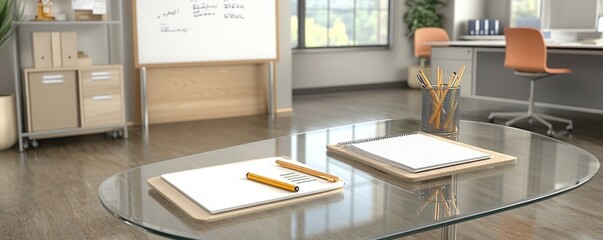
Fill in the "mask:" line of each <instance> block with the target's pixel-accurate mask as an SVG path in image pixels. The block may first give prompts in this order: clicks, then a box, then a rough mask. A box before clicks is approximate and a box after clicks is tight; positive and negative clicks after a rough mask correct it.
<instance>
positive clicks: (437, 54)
mask: <svg viewBox="0 0 603 240" xmlns="http://www.w3.org/2000/svg"><path fill="white" fill-rule="evenodd" d="M431 59H456V60H467V61H472V59H473V48H464V47H433V48H432V49H431Z"/></svg>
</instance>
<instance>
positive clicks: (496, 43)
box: [425, 40, 603, 50]
mask: <svg viewBox="0 0 603 240" xmlns="http://www.w3.org/2000/svg"><path fill="white" fill-rule="evenodd" d="M425 44H429V45H432V46H438V47H445V46H448V47H504V46H505V41H499V40H494V41H449V42H425ZM547 47H549V48H570V49H596V50H599V49H603V44H593V43H581V42H553V41H551V42H547Z"/></svg>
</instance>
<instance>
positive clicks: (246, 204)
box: [148, 157, 344, 220]
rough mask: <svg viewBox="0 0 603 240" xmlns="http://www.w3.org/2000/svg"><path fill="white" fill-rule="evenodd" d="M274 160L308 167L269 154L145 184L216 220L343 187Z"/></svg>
mask: <svg viewBox="0 0 603 240" xmlns="http://www.w3.org/2000/svg"><path fill="white" fill-rule="evenodd" d="M276 160H281V161H287V162H289V163H292V164H296V165H299V166H303V167H306V168H307V166H305V165H304V164H302V163H299V162H296V161H291V160H287V159H285V158H282V157H272V158H262V159H254V160H248V161H243V162H236V163H231V164H223V165H217V166H212V167H206V168H198V169H192V170H186V171H180V172H175V173H168V174H163V175H161V176H159V177H154V178H151V179H149V180H148V183H149V185H151V187H153V189H155V190H156V191H157V192H159V193H160V194H161V195H162V196H164V197H165V198H167V199H168V200H170V201H171V202H172V203H174V204H176V205H177V206H178V207H180V208H181V209H183V210H184V211H185V212H187V213H188V214H189V215H190V216H192V217H194V218H196V219H198V220H209V219H211V220H216V219H221V218H223V217H225V216H234V215H240V214H243V213H249V212H255V211H258V210H264V209H269V208H273V207H275V206H283V205H286V204H288V203H293V202H299V201H302V200H307V199H314V198H317V197H322V196H326V195H329V194H332V193H338V192H341V190H343V186H344V182H343V181H341V180H339V181H336V182H329V181H327V180H324V179H321V178H319V177H315V176H312V175H310V174H306V173H304V172H301V171H296V170H292V169H289V168H285V167H282V166H280V165H279V164H277V163H276ZM248 172H253V173H257V174H260V175H262V176H267V177H270V178H273V179H277V180H279V181H283V182H287V183H290V184H294V185H296V186H298V187H299V190H298V191H297V192H292V191H288V190H284V189H281V188H277V187H274V186H271V185H268V184H264V183H260V182H256V181H251V180H248V179H247V178H246V175H247V173H248Z"/></svg>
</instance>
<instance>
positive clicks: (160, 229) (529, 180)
mask: <svg viewBox="0 0 603 240" xmlns="http://www.w3.org/2000/svg"><path fill="white" fill-rule="evenodd" d="M418 128H419V122H418V120H414V119H403V120H384V121H376V122H367V123H360V124H353V125H348V126H341V127H334V128H328V129H324V130H318V131H311V132H306V133H302V134H296V135H291V136H285V137H279V138H273V139H267V140H263V141H258V142H252V143H248V144H243V145H239V146H234V147H229V148H224V149H219V150H214V151H209V152H204V153H199V154H195V155H191V156H186V157H181V158H177V159H172V160H167V161H163V162H159V163H154V164H149V165H144V166H140V167H135V168H132V169H128V170H125V171H123V172H120V173H117V174H115V175H114V176H112V177H110V178H108V179H106V180H105V181H104V182H103V183H102V184H101V185H100V187H99V191H98V195H99V198H100V201H101V203H102V205H103V206H104V207H105V209H106V210H107V211H109V212H110V213H111V214H113V215H114V216H116V217H117V218H119V219H122V220H123V221H125V222H127V223H129V224H132V225H135V226H139V227H141V228H142V229H145V230H147V231H150V232H153V233H156V234H159V235H162V236H167V237H174V238H191V239H198V238H204V239H368V238H371V239H372V238H395V237H401V236H406V235H411V234H413V233H417V232H420V231H425V230H428V229H434V228H442V236H443V238H453V237H454V236H455V228H454V224H455V223H459V222H462V221H467V220H470V219H473V218H478V217H483V216H487V215H490V214H495V213H497V212H501V211H505V210H509V209H512V208H515V207H520V206H523V205H526V204H531V203H534V202H537V201H539V200H543V199H546V198H549V197H554V196H556V195H559V194H562V193H564V192H567V191H569V190H571V189H574V188H577V187H579V186H581V185H582V184H584V183H586V182H587V181H588V180H589V179H591V178H592V177H593V176H594V175H595V174H596V173H597V171H598V169H599V160H598V159H597V158H596V157H595V156H593V155H592V154H590V153H588V152H586V151H585V150H583V149H581V148H578V147H576V146H573V145H571V144H568V143H565V142H562V141H558V140H555V139H553V138H549V137H546V136H543V135H539V134H535V133H531V132H528V131H524V130H520V129H516V128H510V127H506V126H500V125H493V124H488V123H479V122H469V121H462V122H461V125H460V129H461V130H460V133H459V135H458V141H461V142H464V143H467V144H471V145H474V146H478V147H481V148H485V149H489V150H492V151H497V152H501V153H504V154H508V155H512V156H515V157H517V162H516V163H514V164H509V165H504V166H499V167H494V168H488V169H482V170H476V171H470V172H464V173H460V174H457V175H453V176H449V177H443V178H438V179H433V180H429V181H423V182H416V183H411V182H404V181H401V180H399V179H396V178H394V177H392V176H388V175H385V174H383V173H381V172H379V171H377V170H374V169H373V168H370V167H367V166H365V165H362V164H359V163H357V162H354V161H353V160H349V159H343V158H340V157H335V156H329V155H327V153H326V147H325V146H326V145H327V144H331V143H338V142H343V141H348V140H353V139H362V138H368V137H377V136H384V135H390V134H396V133H403V132H411V131H416V130H417V129H418ZM401 154H403V153H401ZM273 156H287V157H289V158H291V159H295V160H297V161H300V162H303V163H305V164H307V165H310V166H311V167H313V168H316V169H317V170H321V171H325V172H328V173H331V174H333V175H336V176H339V177H340V178H342V179H343V180H344V181H345V182H346V186H345V190H344V191H343V193H341V194H334V195H329V196H327V197H324V198H320V199H315V200H312V201H307V202H302V203H298V204H295V205H291V206H286V207H281V208H276V209H271V210H267V211H263V212H257V213H251V214H246V215H242V216H238V217H233V218H228V219H224V220H220V221H215V222H202V221H197V220H194V219H193V218H191V217H189V216H188V215H187V214H186V213H185V212H183V211H182V210H180V209H179V208H177V207H175V206H174V205H172V204H171V203H170V202H169V201H168V200H166V199H164V198H163V197H161V196H160V195H159V194H158V193H157V192H155V190H152V189H151V188H150V186H149V185H148V184H147V179H149V178H151V177H156V176H159V175H161V174H164V173H170V172H176V171H182V170H187V169H194V168H201V167H207V166H212V165H218V164H224V163H232V162H237V161H244V160H250V159H256V158H264V157H273Z"/></svg>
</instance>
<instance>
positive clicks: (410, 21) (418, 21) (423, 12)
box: [403, 0, 444, 88]
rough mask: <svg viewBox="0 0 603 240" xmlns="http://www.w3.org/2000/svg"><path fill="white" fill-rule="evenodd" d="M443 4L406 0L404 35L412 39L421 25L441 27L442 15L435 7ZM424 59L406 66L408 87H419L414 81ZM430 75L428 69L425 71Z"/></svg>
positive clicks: (434, 0)
mask: <svg viewBox="0 0 603 240" xmlns="http://www.w3.org/2000/svg"><path fill="white" fill-rule="evenodd" d="M442 5H444V0H406V7H407V10H406V13H404V19H403V20H404V23H406V26H407V32H406V36H407V37H408V38H409V39H412V38H413V37H414V34H415V30H417V29H418V28H422V27H441V26H442V16H441V15H440V14H439V13H438V12H437V8H438V7H440V6H442ZM424 67H426V66H425V61H424V60H421V64H420V65H419V66H409V67H408V77H407V81H406V82H407V84H408V86H409V87H410V88H419V87H420V85H419V82H418V81H415V80H414V78H416V75H417V73H419V69H421V68H424ZM425 74H426V75H428V76H427V77H429V75H430V71H425Z"/></svg>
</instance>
